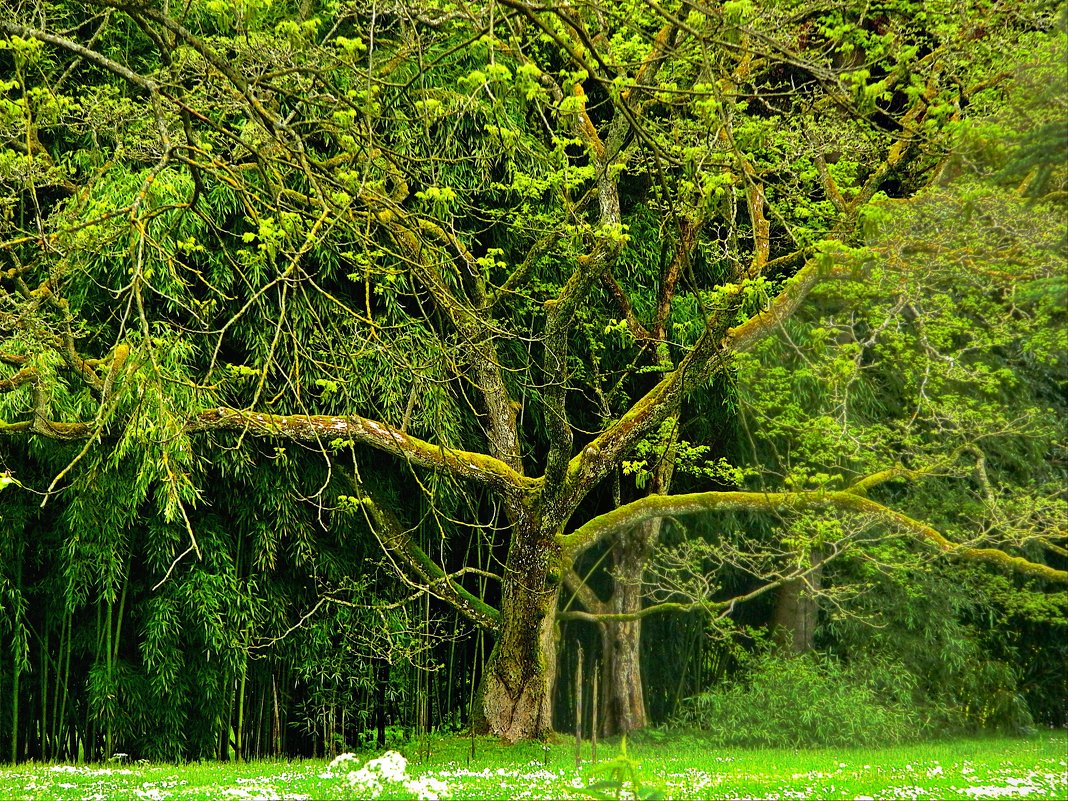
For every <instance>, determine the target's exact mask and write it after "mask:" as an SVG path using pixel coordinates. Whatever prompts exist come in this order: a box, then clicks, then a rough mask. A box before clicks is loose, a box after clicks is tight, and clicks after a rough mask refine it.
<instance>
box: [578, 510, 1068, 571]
mask: <svg viewBox="0 0 1068 801" xmlns="http://www.w3.org/2000/svg"><path fill="white" fill-rule="evenodd" d="M811 508H838V509H843V510H848V511H852V512H859V513H862V514H867V515H870V516H872V517H874V518H877V519H879V520H881V521H883V522H884V523H887V524H889V525H890V526H891V527H892V528H895V529H897V530H899V531H902V532H905V533H908V534H911V535H913V536H914V537H917V538H919V539H921V540H924V541H926V542H928V543H929V544H931V545H934V546H935V547H936V548H938V549H939V550H940V551H942V552H944V553H948V554H952V555H954V556H960V557H963V558H965V559H974V560H979V561H985V562H990V563H991V564H995V565H998V566H999V567H1002V568H1008V569H1010V570H1014V571H1016V572H1019V573H1024V574H1027V575H1031V576H1035V577H1038V578H1043V579H1047V580H1050V581H1058V582H1068V571H1064V570H1057V569H1056V568H1052V567H1049V566H1048V565H1043V564H1038V563H1037V562H1031V561H1029V560H1027V559H1024V558H1023V557H1019V556H1011V555H1010V554H1008V553H1006V552H1004V551H1001V550H998V549H996V548H975V547H973V546H970V545H961V544H959V543H955V542H952V541H950V540H949V539H947V538H946V537H945V536H944V535H943V534H941V533H940V532H939V531H937V530H936V529H934V528H933V527H931V526H929V525H928V524H926V523H923V522H921V521H919V520H915V519H913V518H911V517H909V516H907V515H905V514H902V513H901V512H897V511H895V510H893V509H890V508H889V507H886V506H883V505H882V504H880V503H876V502H875V501H872V500H870V499H868V498H865V497H863V496H860V495H857V494H856V493H854V492H850V491H848V490H844V491H839V492H822V491H819V490H813V491H804V492H698V493H691V494H687V495H650V496H647V497H645V498H641V499H639V500H637V501H634V502H633V503H629V504H627V505H625V506H621V507H620V508H618V509H614V510H613V511H611V512H607V513H605V514H603V515H601V516H600V517H596V518H594V519H593V520H591V521H589V522H588V523H586V524H585V525H583V526H581V527H579V528H578V529H576V530H575V531H574V532H572V533H571V534H567V535H561V536H558V537H557V542H559V543H560V546H561V548H562V549H563V550H564V552H565V553H566V554H567V557H568V558H571V559H574V558H575V557H576V556H577V555H578V554H579V553H581V552H582V551H583V550H585V549H586V548H588V547H590V546H591V545H593V544H594V543H596V542H598V541H600V540H603V539H605V538H606V537H608V536H611V535H612V534H615V533H617V532H619V531H623V530H626V529H628V528H631V527H632V526H635V525H637V524H639V523H642V522H644V521H646V520H650V519H653V518H657V517H669V516H671V517H674V516H681V515H691V514H704V513H708V512H719V511H756V512H767V511H775V510H800V509H811Z"/></svg>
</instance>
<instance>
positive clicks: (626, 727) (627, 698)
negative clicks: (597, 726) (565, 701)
mask: <svg viewBox="0 0 1068 801" xmlns="http://www.w3.org/2000/svg"><path fill="white" fill-rule="evenodd" d="M659 529H660V521H659V520H650V521H646V522H645V523H642V524H641V525H639V526H638V527H637V528H636V529H634V530H633V531H630V532H627V533H626V534H624V535H622V536H621V537H620V538H619V539H618V541H617V542H616V544H615V547H614V548H613V549H612V563H613V570H612V575H613V577H614V580H615V586H614V588H613V592H612V597H611V598H610V599H609V600H608V603H607V607H608V609H607V611H608V612H609V613H613V614H620V613H622V614H630V613H634V612H639V611H641V608H642V578H643V575H644V573H645V565H646V563H647V561H648V557H649V550H650V547H651V546H652V544H653V541H654V540H655V538H656V536H657V535H658V534H659ZM641 633H642V622H641V619H640V618H639V619H635V620H607V621H605V622H604V623H602V625H601V645H602V651H601V653H602V665H603V667H602V675H603V676H604V685H603V687H602V688H601V703H602V706H603V708H604V713H603V715H604V718H603V721H604V723H603V734H604V735H605V736H610V735H613V734H626V733H627V732H631V731H634V730H636V729H642V728H645V726H646V725H647V724H648V718H647V716H646V714H645V695H644V692H643V690H642V672H641Z"/></svg>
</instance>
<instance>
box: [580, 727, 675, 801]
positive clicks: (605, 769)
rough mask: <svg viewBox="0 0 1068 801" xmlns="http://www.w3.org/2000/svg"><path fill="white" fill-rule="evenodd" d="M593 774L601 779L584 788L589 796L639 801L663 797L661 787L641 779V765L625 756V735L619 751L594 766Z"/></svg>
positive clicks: (651, 800) (655, 800) (650, 800)
mask: <svg viewBox="0 0 1068 801" xmlns="http://www.w3.org/2000/svg"><path fill="white" fill-rule="evenodd" d="M595 775H598V776H603V777H604V778H603V779H599V780H598V781H595V782H594V783H593V784H591V785H589V786H587V787H586V789H585V794H586V795H588V796H589V797H590V798H597V799H611V798H636V799H640V800H641V801H658V799H662V798H665V797H666V796H665V795H664V791H663V789H661V788H660V787H657V786H656V785H655V784H650V783H649V782H647V781H643V780H642V776H641V767H640V766H639V764H638V762H636V761H635V760H634V759H633V758H631V757H629V756H627V737H626V735H624V736H623V739H622V740H620V743H619V753H618V754H616V756H614V757H613V758H612V759H610V760H609V761H607V762H605V763H604V764H603V765H598V766H597V767H596V768H595Z"/></svg>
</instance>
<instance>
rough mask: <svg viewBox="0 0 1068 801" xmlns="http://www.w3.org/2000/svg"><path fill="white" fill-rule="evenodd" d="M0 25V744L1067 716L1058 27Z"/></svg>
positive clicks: (664, 9)
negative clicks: (815, 666) (837, 665)
mask: <svg viewBox="0 0 1068 801" xmlns="http://www.w3.org/2000/svg"><path fill="white" fill-rule="evenodd" d="M2 5H3V10H4V13H3V14H2V15H0V36H2V37H3V38H2V39H0V66H2V70H0V188H2V194H0V211H2V214H0V258H2V260H3V261H2V263H0V336H2V341H0V459H2V461H3V464H2V465H0V467H2V469H4V470H6V473H4V475H3V477H2V478H0V488H2V493H0V501H2V504H0V530H2V532H3V534H2V539H0V548H2V549H3V560H2V562H0V610H2V614H0V630H2V631H3V635H4V639H3V642H4V646H5V647H4V649H3V652H2V654H0V730H2V733H0V742H2V744H3V745H4V747H5V750H4V756H5V757H6V758H7V759H10V760H12V761H16V760H20V759H25V758H43V759H79V758H88V759H92V758H110V757H113V756H114V755H115V754H117V753H124V754H129V755H133V756H136V757H137V758H142V757H144V758H153V759H169V760H179V759H189V758H210V757H219V758H224V759H225V758H248V757H252V756H263V755H281V754H320V755H321V754H327V753H333V752H336V751H337V750H338V749H339V748H343V747H347V746H352V745H354V744H358V743H361V742H363V743H369V742H377V743H378V745H384V744H385V743H386V742H387V741H390V739H391V738H396V737H400V736H404V735H406V734H410V733H411V732H412V731H413V730H422V731H426V730H429V729H431V728H437V729H445V728H449V727H452V728H454V729H457V730H459V729H461V728H465V729H469V730H471V731H476V730H479V731H485V732H489V733H493V734H495V735H498V736H500V737H502V738H504V739H506V740H508V741H517V740H523V739H529V738H536V737H544V736H547V735H549V734H550V733H551V732H552V731H553V730H554V729H557V730H563V729H566V728H568V727H569V726H571V725H572V724H573V723H574V721H572V720H570V716H571V714H572V713H571V710H572V709H573V705H572V701H573V699H574V697H575V695H576V694H578V693H579V691H580V689H581V685H579V686H576V684H575V681H574V670H575V667H576V662H577V654H578V652H579V646H580V644H581V647H582V649H583V651H584V653H585V654H587V655H588V656H589V657H590V658H594V659H595V660H596V663H597V665H598V671H599V672H598V673H597V675H599V676H600V677H601V679H600V684H599V688H600V689H599V695H598V701H599V702H600V705H599V708H600V709H601V710H602V713H601V714H600V715H599V720H598V721H596V722H595V723H594V724H593V725H595V726H597V727H598V728H599V729H600V730H602V731H603V732H605V733H625V732H627V731H631V730H634V729H640V728H643V727H645V726H647V725H649V724H650V723H658V722H663V721H665V720H667V719H669V718H670V717H671V716H672V715H673V714H675V713H677V712H678V710H679V709H680V708H681V706H682V705H684V703H685V699H686V698H688V697H690V696H692V695H695V694H697V693H699V692H701V691H702V690H705V689H707V688H709V687H710V686H714V685H715V683H716V682H719V681H722V680H723V679H725V678H726V677H729V676H731V675H732V674H733V673H734V672H735V671H736V669H737V668H738V665H739V664H740V661H739V660H740V659H741V656H740V654H741V653H742V652H744V651H745V650H746V649H752V648H755V647H758V646H757V645H755V644H754V643H759V642H761V641H763V640H765V639H767V640H769V641H770V642H771V643H773V645H772V646H769V647H774V648H777V649H779V651H780V652H783V653H795V652H796V653H802V652H804V653H808V652H813V651H819V652H821V653H824V654H833V655H834V658H836V659H841V660H842V661H843V662H845V663H854V664H856V665H863V664H866V663H865V661H864V660H875V661H879V660H883V661H882V662H880V664H883V663H886V660H890V661H892V662H893V664H895V665H897V668H895V669H896V670H897V671H898V673H899V675H902V676H904V675H907V676H909V677H911V678H909V679H908V686H909V687H910V688H912V692H914V694H915V699H916V703H917V704H921V703H929V704H930V705H931V708H932V709H936V708H937V709H938V710H940V714H942V713H945V717H946V719H947V720H949V719H951V718H952V719H953V720H954V721H956V722H957V724H960V725H969V726H982V725H987V724H989V725H995V724H997V723H998V722H999V721H1003V720H1005V719H1007V716H1009V713H1008V712H1006V710H1008V709H1009V708H1010V707H1011V708H1012V709H1015V710H1016V713H1014V714H1015V718H1013V719H1014V720H1016V721H1017V722H1020V721H1025V720H1026V721H1031V722H1044V723H1054V724H1062V723H1063V722H1064V721H1063V709H1064V701H1065V697H1066V695H1068V691H1066V689H1065V687H1064V684H1063V681H1061V680H1060V679H1059V678H1057V677H1058V675H1059V670H1058V666H1059V665H1063V660H1064V658H1065V652H1064V649H1063V645H1062V644H1063V641H1064V638H1063V633H1064V628H1065V591H1064V584H1065V582H1066V580H1068V556H1066V552H1065V542H1066V530H1065V524H1064V519H1065V515H1066V509H1068V507H1066V499H1065V494H1064V483H1065V478H1066V467H1068V465H1066V460H1065V441H1064V430H1063V421H1064V417H1065V411H1066V410H1065V388H1066V376H1065V370H1066V368H1068V343H1066V338H1065V323H1066V322H1068V320H1066V317H1068V314H1066V309H1065V293H1066V291H1068V283H1066V282H1065V280H1064V271H1063V260H1064V258H1065V243H1066V241H1068V237H1066V236H1065V234H1064V230H1063V213H1064V208H1065V201H1064V198H1065V188H1066V186H1068V184H1066V177H1065V170H1064V158H1063V156H1064V154H1065V141H1064V136H1063V131H1062V127H1063V126H1062V125H1061V123H1062V122H1063V119H1062V117H1063V104H1064V100H1065V90H1064V88H1063V86H1062V83H1063V82H1062V81H1060V79H1059V77H1058V75H1059V73H1058V69H1059V66H1058V65H1062V63H1063V56H1064V47H1065V14H1064V8H1063V4H1061V3H1049V2H1038V1H1037V0H1036V1H1035V2H1028V3H1010V4H998V3H987V2H979V0H976V2H970V1H969V2H954V3H949V2H935V1H934V0H928V1H927V2H920V1H919V0H885V1H884V2H864V3H861V2H856V1H855V0H830V2H826V3H822V4H812V3H805V2H797V1H795V0H774V1H771V2H764V3H756V2H748V0H731V1H730V2H724V3H707V4H705V3H699V2H689V1H688V0H680V1H679V2H670V3H658V2H653V1H652V0H633V2H632V0H625V2H622V3H613V4H602V3H598V2H590V3H577V4H573V3H558V4H539V3H532V2H526V0H485V1H480V2H474V3H453V2H445V0H411V2H408V0H402V1H401V2H390V3H379V2H370V3H367V2H362V1H361V2H350V1H349V0H300V1H299V2H296V0H292V1H290V0H244V2H230V0H185V2H173V0H172V1H171V2H166V0H164V1H163V2H157V0H82V1H81V2H66V0H55V1H54V2H46V1H45V0H3V3H2ZM1060 77H1063V76H1060ZM1058 115H1060V116H1058ZM878 632H881V633H878ZM1059 643H1061V644H1059ZM760 647H763V646H760ZM651 655H652V658H651ZM894 660H896V661H894ZM588 664H589V660H587V665H588ZM873 664H874V662H873ZM1006 698H1008V699H1010V701H1011V703H1009V702H1007V701H1005V699H1006ZM1013 704H1015V706H1013ZM1058 716H1060V717H1058ZM1009 717H1011V716H1009Z"/></svg>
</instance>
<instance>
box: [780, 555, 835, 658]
mask: <svg viewBox="0 0 1068 801" xmlns="http://www.w3.org/2000/svg"><path fill="white" fill-rule="evenodd" d="M813 558H815V555H814V556H813ZM822 573H823V570H822V568H816V569H815V570H813V571H811V572H810V573H809V574H808V575H807V576H805V577H804V578H796V579H793V580H792V581H787V582H786V583H785V584H783V585H782V586H781V587H779V591H778V594H777V596H776V599H775V611H774V613H773V614H772V619H771V633H772V639H773V640H774V641H775V644H776V645H777V646H778V647H779V648H780V649H781V650H782V651H783V652H785V653H794V654H803V653H808V652H809V651H811V650H812V649H813V648H814V647H815V633H816V623H817V622H818V619H819V609H820V607H819V598H818V595H819V591H820V588H821V587H822Z"/></svg>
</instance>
